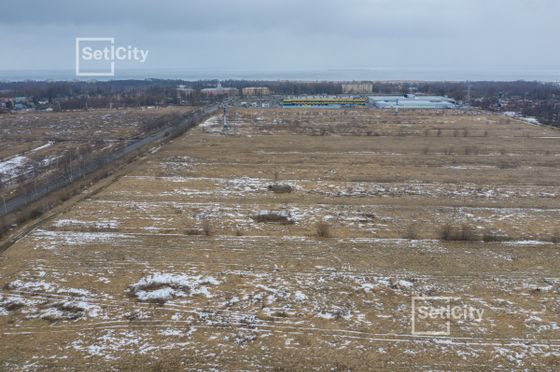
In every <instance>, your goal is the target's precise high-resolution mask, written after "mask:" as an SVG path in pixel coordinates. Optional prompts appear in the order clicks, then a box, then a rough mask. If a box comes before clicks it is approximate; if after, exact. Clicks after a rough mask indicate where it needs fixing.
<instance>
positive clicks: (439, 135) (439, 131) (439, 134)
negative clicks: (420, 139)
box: [437, 128, 441, 137]
mask: <svg viewBox="0 0 560 372" xmlns="http://www.w3.org/2000/svg"><path fill="white" fill-rule="evenodd" d="M437 136H438V137H441V128H438V130H437Z"/></svg>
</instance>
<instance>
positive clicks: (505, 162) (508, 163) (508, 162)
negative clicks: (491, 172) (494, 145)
mask: <svg viewBox="0 0 560 372" xmlns="http://www.w3.org/2000/svg"><path fill="white" fill-rule="evenodd" d="M518 167H519V161H517V160H512V159H501V160H500V161H499V162H498V168H500V169H514V168H518Z"/></svg>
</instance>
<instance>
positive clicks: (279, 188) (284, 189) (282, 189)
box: [268, 184, 293, 194]
mask: <svg viewBox="0 0 560 372" xmlns="http://www.w3.org/2000/svg"><path fill="white" fill-rule="evenodd" d="M268 190H269V191H272V192H274V193H277V194H286V193H290V192H292V191H293V187H292V186H290V185H282V184H274V185H269V186H268Z"/></svg>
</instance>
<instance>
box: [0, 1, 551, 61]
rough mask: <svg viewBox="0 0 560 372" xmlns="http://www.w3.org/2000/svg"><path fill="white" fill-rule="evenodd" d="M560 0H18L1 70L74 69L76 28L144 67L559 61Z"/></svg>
mask: <svg viewBox="0 0 560 372" xmlns="http://www.w3.org/2000/svg"><path fill="white" fill-rule="evenodd" d="M559 15H560V0H281V1H280V0H278V1H277V0H149V1H148V0H95V1H78V0H49V1H37V0H17V1H6V0H3V1H2V2H1V3H0V45H1V49H0V50H1V52H0V53H1V54H0V70H1V69H73V68H74V55H75V54H74V53H75V50H74V48H75V43H74V40H75V37H79V36H82V37H84V36H85V37H114V38H115V39H116V44H117V45H124V46H127V45H132V46H137V47H139V48H143V49H148V50H149V58H148V59H147V61H146V62H145V64H144V65H141V66H140V65H138V64H134V65H132V66H131V67H142V68H148V69H156V68H183V69H191V68H192V69H210V70H212V69H214V70H231V69H244V70H251V69H257V70H308V69H346V68H372V67H373V68H375V67H385V66H406V67H414V68H429V67H433V66H435V67H443V68H455V67H457V68H463V67H469V68H473V67H480V68H484V67H487V66H504V67H505V68H512V67H520V66H536V65H545V66H558V65H559V64H560V47H559V45H558V37H559V35H560V22H559V21H558V16H559Z"/></svg>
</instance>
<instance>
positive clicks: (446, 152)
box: [443, 146, 455, 155]
mask: <svg viewBox="0 0 560 372" xmlns="http://www.w3.org/2000/svg"><path fill="white" fill-rule="evenodd" d="M454 152H455V149H454V148H453V146H451V147H446V148H445V149H444V150H443V153H444V154H445V155H451V154H453V153H454Z"/></svg>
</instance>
